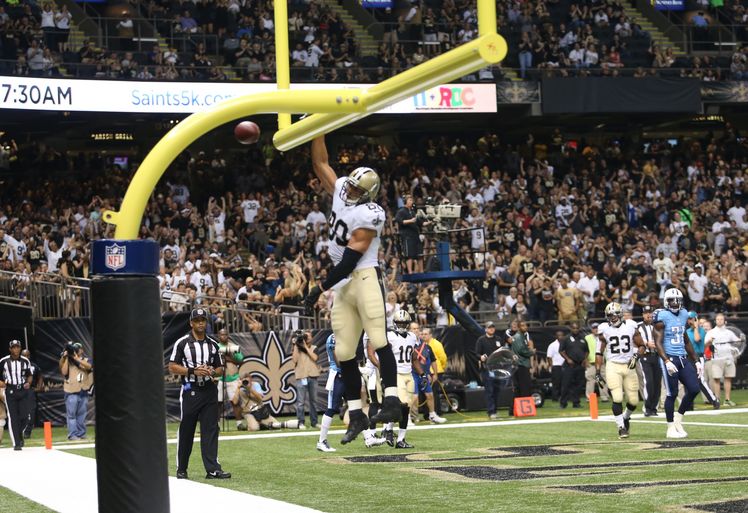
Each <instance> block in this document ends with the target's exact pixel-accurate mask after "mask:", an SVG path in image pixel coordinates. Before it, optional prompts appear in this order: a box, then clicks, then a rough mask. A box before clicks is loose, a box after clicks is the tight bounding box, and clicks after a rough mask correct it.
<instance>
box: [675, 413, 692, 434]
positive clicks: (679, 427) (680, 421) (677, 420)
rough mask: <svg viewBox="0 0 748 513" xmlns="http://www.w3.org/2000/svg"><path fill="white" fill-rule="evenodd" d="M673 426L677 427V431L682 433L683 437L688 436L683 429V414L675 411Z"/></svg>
mask: <svg viewBox="0 0 748 513" xmlns="http://www.w3.org/2000/svg"><path fill="white" fill-rule="evenodd" d="M673 426H675V429H677V430H678V432H679V433H683V437H684V438H685V437H686V436H688V433H686V430H685V429H683V414H681V413H678V412H675V416H674V417H673Z"/></svg>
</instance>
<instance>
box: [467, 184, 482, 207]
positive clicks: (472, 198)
mask: <svg viewBox="0 0 748 513" xmlns="http://www.w3.org/2000/svg"><path fill="white" fill-rule="evenodd" d="M465 201H466V202H467V203H469V204H470V205H474V206H475V207H477V208H478V210H480V211H481V212H483V203H484V199H483V195H482V194H481V193H480V192H479V191H478V186H477V185H473V186H472V187H471V188H470V192H469V193H467V194H466V195H465Z"/></svg>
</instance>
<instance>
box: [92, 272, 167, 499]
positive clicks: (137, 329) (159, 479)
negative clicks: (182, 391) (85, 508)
mask: <svg viewBox="0 0 748 513" xmlns="http://www.w3.org/2000/svg"><path fill="white" fill-rule="evenodd" d="M91 304H92V314H93V315H92V316H93V339H94V346H93V347H94V362H93V363H94V373H95V390H96V464H97V469H96V473H97V477H98V491H99V511H101V512H106V513H146V512H148V513H169V480H168V462H167V453H166V404H165V399H164V356H163V343H162V338H161V314H160V311H161V310H160V303H159V287H158V280H157V279H156V278H155V277H151V276H122V277H119V276H118V277H99V278H97V279H95V280H94V281H93V282H92V284H91Z"/></svg>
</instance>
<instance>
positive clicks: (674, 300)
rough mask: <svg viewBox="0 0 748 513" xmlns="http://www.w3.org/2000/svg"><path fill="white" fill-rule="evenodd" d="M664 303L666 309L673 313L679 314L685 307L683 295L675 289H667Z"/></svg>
mask: <svg viewBox="0 0 748 513" xmlns="http://www.w3.org/2000/svg"><path fill="white" fill-rule="evenodd" d="M663 302H664V303H665V308H667V309H668V310H670V311H671V312H673V313H678V311H680V309H681V307H682V306H683V293H682V292H681V291H680V290H678V289H676V288H675V287H673V288H671V289H667V290H666V291H665V298H664V299H663Z"/></svg>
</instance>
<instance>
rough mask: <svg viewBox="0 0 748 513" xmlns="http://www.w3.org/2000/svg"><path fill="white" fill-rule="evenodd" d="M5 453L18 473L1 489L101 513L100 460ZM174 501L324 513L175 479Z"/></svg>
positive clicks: (183, 505)
mask: <svg viewBox="0 0 748 513" xmlns="http://www.w3.org/2000/svg"><path fill="white" fill-rule="evenodd" d="M0 454H2V457H3V458H2V459H3V466H4V467H5V468H12V469H13V471H12V472H0V486H4V487H5V488H8V489H9V490H12V491H14V492H16V493H18V494H20V495H23V496H24V497H26V498H27V499H30V500H32V501H34V502H37V503H39V504H42V505H44V506H46V507H48V508H50V509H53V510H55V511H59V512H60V513H98V510H99V505H98V491H97V489H96V460H95V459H93V458H87V457H85V456H80V455H77V454H73V453H70V452H66V451H58V450H51V451H49V450H47V449H45V448H44V447H29V448H24V450H23V451H21V452H15V451H13V449H3V450H2V451H0ZM196 470H197V469H196ZM73 474H74V475H75V479H74V480H73V481H72V482H73V483H74V486H75V490H74V492H71V488H70V487H71V480H70V479H65V477H64V476H69V475H73ZM29 476H33V478H31V479H30V478H29ZM169 498H170V504H171V511H173V512H177V511H179V512H184V511H215V510H216V507H218V506H220V505H227V504H241V507H242V509H246V510H247V511H272V512H273V513H275V512H282V513H320V512H319V511H317V510H314V509H310V508H305V507H303V506H297V505H295V504H290V503H288V502H283V501H278V500H275V499H268V498H265V497H259V496H257V495H250V494H248V493H244V492H238V491H236V490H231V489H228V488H222V487H218V486H212V485H209V484H206V483H199V482H196V481H191V480H187V479H177V478H175V477H169Z"/></svg>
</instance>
